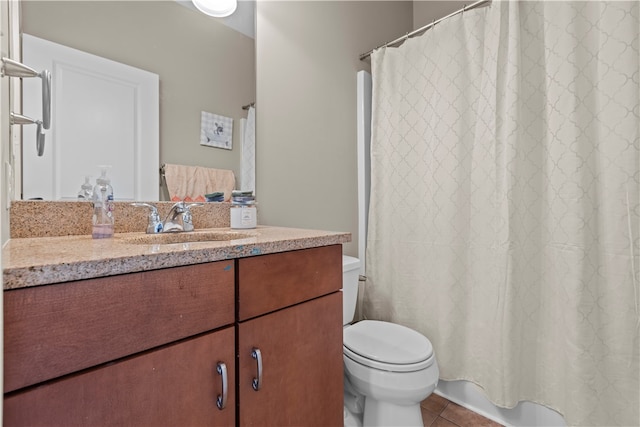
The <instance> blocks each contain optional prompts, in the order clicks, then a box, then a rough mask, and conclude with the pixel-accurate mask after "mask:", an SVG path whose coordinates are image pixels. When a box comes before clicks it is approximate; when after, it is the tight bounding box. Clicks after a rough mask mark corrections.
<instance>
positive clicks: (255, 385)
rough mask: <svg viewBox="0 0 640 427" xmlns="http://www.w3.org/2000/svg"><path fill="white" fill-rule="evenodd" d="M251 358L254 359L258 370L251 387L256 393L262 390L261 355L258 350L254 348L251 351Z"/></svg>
mask: <svg viewBox="0 0 640 427" xmlns="http://www.w3.org/2000/svg"><path fill="white" fill-rule="evenodd" d="M251 357H253V358H254V359H256V364H257V369H258V378H254V379H253V381H252V382H251V386H252V387H253V389H254V390H255V391H258V390H260V389H261V388H262V353H260V349H258V348H254V349H253V350H251Z"/></svg>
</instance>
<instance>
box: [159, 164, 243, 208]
mask: <svg viewBox="0 0 640 427" xmlns="http://www.w3.org/2000/svg"><path fill="white" fill-rule="evenodd" d="M164 177H165V180H166V181H167V189H168V190H169V197H170V198H171V200H172V201H180V200H184V201H187V202H204V201H205V200H206V199H205V197H204V195H205V194H211V193H215V192H218V191H219V192H224V200H225V201H227V200H230V199H231V192H232V191H233V189H234V188H235V186H236V178H235V175H234V174H233V171H231V170H225V169H211V168H205V167H201V166H184V165H170V164H165V165H164Z"/></svg>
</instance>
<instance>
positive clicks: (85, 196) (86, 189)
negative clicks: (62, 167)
mask: <svg viewBox="0 0 640 427" xmlns="http://www.w3.org/2000/svg"><path fill="white" fill-rule="evenodd" d="M89 181H91V176H90V175H87V176H85V177H84V184H82V185H81V186H80V191H78V201H87V202H90V201H91V200H92V199H93V185H91V182H89Z"/></svg>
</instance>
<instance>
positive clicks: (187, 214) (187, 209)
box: [182, 202, 204, 231]
mask: <svg viewBox="0 0 640 427" xmlns="http://www.w3.org/2000/svg"><path fill="white" fill-rule="evenodd" d="M202 205H204V203H202V202H195V203H189V204H186V203H185V206H184V213H183V214H182V223H183V227H184V231H193V229H194V227H193V217H192V216H191V208H195V207H198V206H202Z"/></svg>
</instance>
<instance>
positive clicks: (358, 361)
mask: <svg viewBox="0 0 640 427" xmlns="http://www.w3.org/2000/svg"><path fill="white" fill-rule="evenodd" d="M359 265H360V262H359V260H358V259H357V258H353V257H347V256H345V257H343V304H344V307H343V308H344V310H343V324H344V325H345V327H344V330H343V360H344V376H345V378H344V380H345V381H344V384H345V390H344V393H345V410H344V413H345V426H349V427H351V426H367V427H369V426H371V427H375V426H423V422H422V413H421V411H420V402H421V401H422V400H424V399H425V398H426V397H427V396H429V395H430V394H431V393H432V392H433V390H434V389H435V387H436V385H437V383H438V376H439V371H438V364H437V362H436V357H435V354H434V351H433V347H432V346H431V343H430V342H429V340H428V339H427V338H426V337H425V336H424V335H422V334H420V333H418V332H416V331H414V330H412V329H410V328H407V327H405V326H402V325H397V324H394V323H389V322H382V321H377V320H363V321H360V322H357V323H354V324H353V325H349V323H350V322H351V321H352V320H353V315H354V313H355V301H356V300H357V291H358V274H359V273H358V269H359Z"/></svg>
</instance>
